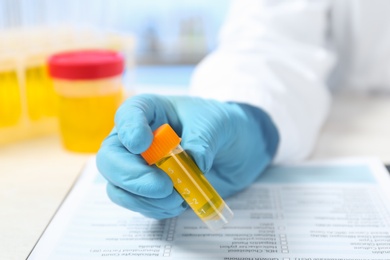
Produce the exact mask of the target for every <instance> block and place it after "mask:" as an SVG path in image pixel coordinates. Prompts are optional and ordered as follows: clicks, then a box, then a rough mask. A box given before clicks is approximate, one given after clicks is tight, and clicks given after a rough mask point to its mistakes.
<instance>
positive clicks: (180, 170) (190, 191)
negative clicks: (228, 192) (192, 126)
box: [156, 151, 225, 221]
mask: <svg viewBox="0 0 390 260" xmlns="http://www.w3.org/2000/svg"><path fill="white" fill-rule="evenodd" d="M156 166H157V167H159V168H160V169H162V170H163V171H165V172H166V173H167V174H168V175H169V177H170V178H171V180H172V182H173V186H174V187H175V189H176V191H177V192H178V193H179V194H180V195H181V196H182V197H183V199H184V200H185V201H186V202H187V203H188V205H189V206H190V207H191V208H192V209H193V210H194V212H195V213H196V215H198V217H199V218H201V219H202V220H203V221H205V220H217V219H219V218H220V215H219V214H218V212H221V211H222V210H223V208H224V207H225V202H224V201H223V200H222V198H221V197H220V196H219V195H218V193H217V192H216V191H215V189H214V188H213V187H212V186H211V185H210V183H209V182H208V181H207V180H206V178H205V177H204V175H203V173H202V172H201V171H200V169H199V168H198V166H197V165H196V164H195V163H194V161H193V160H192V159H191V158H190V157H189V156H188V154H187V153H186V152H185V151H181V152H179V153H178V154H174V155H173V156H168V157H165V158H163V159H161V160H160V161H159V162H157V163H156Z"/></svg>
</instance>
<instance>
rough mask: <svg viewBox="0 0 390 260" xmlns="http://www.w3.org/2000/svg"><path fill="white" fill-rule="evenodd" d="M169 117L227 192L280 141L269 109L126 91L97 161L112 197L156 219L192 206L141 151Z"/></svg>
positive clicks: (250, 175) (248, 178)
mask: <svg viewBox="0 0 390 260" xmlns="http://www.w3.org/2000/svg"><path fill="white" fill-rule="evenodd" d="M164 123H169V124H170V125H171V126H172V128H173V129H174V130H175V131H176V133H177V134H178V135H179V136H181V138H182V141H181V146H182V147H183V149H185V150H186V151H187V152H188V153H189V154H190V156H192V158H193V159H194V160H195V162H196V164H197V165H198V166H199V168H200V169H201V170H202V171H203V173H205V174H206V175H205V176H206V178H207V179H208V180H209V181H210V183H211V184H212V185H213V186H214V188H215V189H216V190H217V191H218V193H219V194H220V195H221V196H222V197H227V196H230V195H233V194H235V193H236V192H238V191H240V190H242V189H244V188H245V187H247V186H248V185H250V184H251V183H252V182H253V181H254V180H255V179H256V178H257V177H258V176H259V175H260V173H261V172H262V171H263V170H264V169H265V167H266V166H267V165H268V164H269V163H270V162H271V160H272V158H273V156H274V154H275V152H276V149H277V145H278V142H279V136H278V132H277V130H276V128H275V126H274V124H273V123H272V121H271V119H270V118H269V117H268V115H267V114H266V113H264V112H263V111H262V110H261V109H259V108H255V107H252V106H249V105H244V104H237V103H223V102H219V101H215V100H206V99H201V98H194V97H166V96H157V95H139V96H135V97H132V98H130V99H128V100H127V101H126V102H125V103H124V104H123V105H122V106H121V107H120V108H119V109H118V111H117V113H116V116H115V128H114V129H113V131H112V132H111V134H110V135H109V136H108V137H107V138H106V140H105V141H104V142H103V144H102V146H101V148H100V150H99V152H98V154H97V166H98V169H99V171H100V172H101V173H102V175H103V176H104V177H105V178H106V179H107V180H108V186H107V193H108V195H109V197H110V199H111V200H112V201H113V202H115V203H117V204H119V205H121V206H123V207H125V208H128V209H131V210H133V211H137V212H140V213H142V214H143V215H145V216H148V217H152V218H156V219H163V218H169V217H174V216H177V215H179V214H180V213H182V212H183V211H184V210H185V209H186V208H187V207H188V206H187V204H186V203H185V202H184V200H183V199H182V198H181V196H180V195H179V194H178V193H177V192H176V191H175V190H174V189H173V185H172V182H171V180H170V178H169V177H168V176H167V174H166V173H164V172H163V171H162V170H160V169H158V168H157V167H156V166H148V165H147V163H146V162H145V161H144V160H143V158H142V157H141V156H140V155H139V154H140V153H141V152H143V151H145V150H146V149H147V148H148V147H149V146H150V144H151V143H152V139H153V134H152V131H153V130H155V129H156V128H157V127H159V126H160V125H162V124H164Z"/></svg>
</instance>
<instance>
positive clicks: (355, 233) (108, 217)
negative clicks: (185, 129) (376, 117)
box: [28, 159, 390, 260]
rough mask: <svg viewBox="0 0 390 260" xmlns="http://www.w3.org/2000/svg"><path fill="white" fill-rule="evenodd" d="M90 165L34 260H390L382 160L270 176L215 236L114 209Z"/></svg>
mask: <svg viewBox="0 0 390 260" xmlns="http://www.w3.org/2000/svg"><path fill="white" fill-rule="evenodd" d="M105 186H106V181H105V180H104V179H103V177H101V176H100V174H99V173H98V171H97V169H96V167H95V161H94V160H93V159H92V160H91V161H90V162H89V163H88V164H87V166H86V167H85V169H84V170H83V173H82V174H81V176H80V178H79V180H78V181H77V182H76V184H75V186H74V187H73V189H72V191H71V192H70V193H69V195H68V196H67V198H66V200H65V201H64V203H63V204H62V206H61V207H60V209H59V210H58V212H57V213H56V215H55V217H54V218H53V220H52V221H51V223H50V224H49V226H48V227H47V229H46V230H45V232H44V234H43V235H42V237H41V238H40V240H39V241H38V243H37V245H36V246H35V248H34V249H33V251H32V252H31V254H30V256H29V258H28V259H29V260H36V259H39V260H41V259H73V260H74V259H83V260H85V259H118V260H119V259H140V260H157V259H161V260H163V259H166V260H170V259H180V260H183V259H185V260H191V259H202V260H208V259H210V260H214V259H220V260H276V259H280V260H288V259H289V260H309V259H310V260H352V259H353V260H356V259H359V260H362V259H370V260H371V259H381V260H384V259H387V260H388V259H390V177H389V174H388V173H387V172H386V169H385V168H384V167H383V165H382V164H381V163H380V162H379V161H376V160H370V159H357V160H343V161H337V162H322V163H321V162H318V163H305V164H299V165H294V166H275V167H272V168H269V169H268V170H267V171H266V172H265V173H263V174H262V175H261V176H260V178H259V179H258V180H257V181H256V182H255V183H254V184H253V185H252V186H251V187H249V188H248V189H246V190H244V191H242V192H241V193H239V194H237V195H236V196H233V197H231V198H229V199H227V203H228V205H229V206H230V207H231V209H232V210H233V212H234V214H235V215H234V218H233V221H232V222H231V223H229V224H228V225H227V226H226V227H224V228H223V229H222V230H221V231H220V232H215V233H213V232H211V231H209V230H208V229H207V227H206V226H205V225H204V224H203V223H202V222H201V220H200V219H198V217H197V216H196V215H195V214H194V213H193V212H192V211H191V210H188V211H186V212H185V213H184V214H183V215H181V216H179V217H176V218H172V219H166V220H154V219H149V218H146V217H143V216H142V215H140V214H138V213H134V212H131V211H129V210H126V209H124V208H121V207H119V206H117V205H115V204H113V203H112V202H111V201H110V200H109V199H108V197H107V195H106V191H105Z"/></svg>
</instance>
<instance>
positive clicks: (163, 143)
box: [141, 124, 181, 165]
mask: <svg viewBox="0 0 390 260" xmlns="http://www.w3.org/2000/svg"><path fill="white" fill-rule="evenodd" d="M153 135H154V138H153V142H152V144H151V145H150V147H149V148H148V150H146V151H145V152H143V153H141V156H142V157H143V158H144V159H145V161H146V162H147V163H148V164H149V165H152V164H155V163H156V162H158V160H160V159H161V158H163V157H164V156H165V155H167V154H168V153H169V152H170V151H172V150H173V149H174V148H175V147H176V146H178V145H179V144H180V140H181V139H180V137H179V136H178V135H177V134H176V133H175V131H174V130H173V129H172V127H171V126H170V125H168V124H163V125H162V126H160V127H159V128H157V129H156V130H155V131H154V132H153Z"/></svg>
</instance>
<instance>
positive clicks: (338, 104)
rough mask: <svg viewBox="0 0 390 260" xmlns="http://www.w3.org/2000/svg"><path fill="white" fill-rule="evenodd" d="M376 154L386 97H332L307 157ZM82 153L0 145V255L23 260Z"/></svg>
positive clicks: (383, 134)
mask: <svg viewBox="0 0 390 260" xmlns="http://www.w3.org/2000/svg"><path fill="white" fill-rule="evenodd" d="M345 156H376V157H379V158H380V159H381V160H382V161H383V162H385V163H390V96H385V97H383V96H382V97H381V96H377V97H359V96H347V95H344V96H338V97H336V98H335V99H334V104H333V108H332V111H331V113H330V118H329V120H328V122H327V123H326V124H325V126H324V128H323V130H322V132H321V134H320V137H319V140H318V144H317V146H316V148H315V150H314V152H313V154H312V156H311V159H324V158H337V157H345ZM88 158H89V156H88V155H80V154H72V153H68V152H66V151H64V150H63V149H62V148H61V145H60V141H59V138H58V137H57V136H46V137H42V138H37V139H33V140H28V141H24V142H19V143H14V144H10V145H6V146H0V259H4V260H8V259H25V258H26V257H27V255H28V253H29V252H30V250H31V249H32V247H33V246H34V244H35V243H36V241H37V240H38V238H39V236H40V235H41V233H42V231H43V230H44V228H45V227H46V225H47V224H48V222H49V221H50V218H51V217H52V216H53V214H54V213H55V210H56V209H57V207H58V206H59V204H60V203H61V201H62V200H63V198H64V196H65V195H66V193H67V192H68V190H69V189H70V187H71V185H72V183H73V182H74V181H75V179H76V178H77V176H78V173H79V172H80V170H81V169H82V167H83V165H84V163H85V162H86V160H87V159H88Z"/></svg>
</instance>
